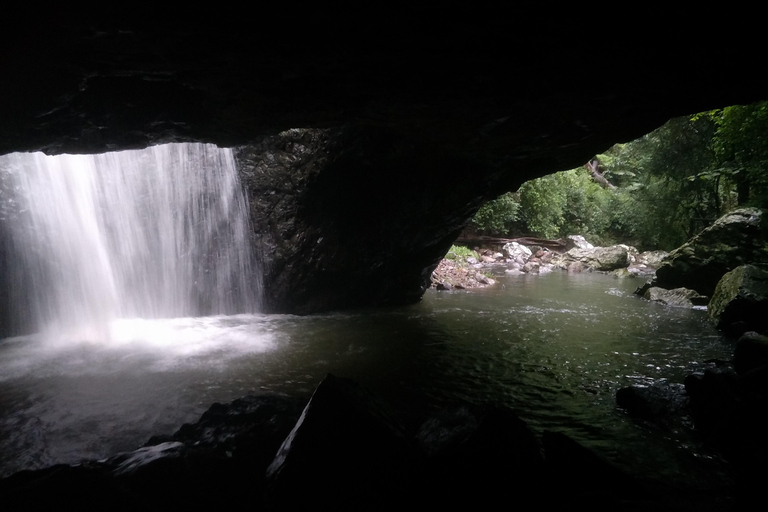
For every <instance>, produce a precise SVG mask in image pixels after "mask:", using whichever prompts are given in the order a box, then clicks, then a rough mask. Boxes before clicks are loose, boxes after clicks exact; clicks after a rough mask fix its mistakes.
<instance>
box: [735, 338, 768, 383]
mask: <svg viewBox="0 0 768 512" xmlns="http://www.w3.org/2000/svg"><path fill="white" fill-rule="evenodd" d="M761 367H768V336H764V335H762V334H758V333H756V332H747V333H744V335H743V336H742V337H741V338H739V341H737V342H736V347H735V348H734V350H733V369H734V370H736V373H738V374H744V373H747V372H750V371H752V370H754V369H756V368H761Z"/></svg>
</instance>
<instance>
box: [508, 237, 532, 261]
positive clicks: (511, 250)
mask: <svg viewBox="0 0 768 512" xmlns="http://www.w3.org/2000/svg"><path fill="white" fill-rule="evenodd" d="M504 252H505V253H506V254H507V255H508V256H509V258H510V259H511V260H513V261H519V260H522V263H525V262H526V261H528V258H530V257H531V255H532V254H533V252H532V251H531V250H530V249H529V248H528V247H526V246H524V245H523V244H520V243H518V242H509V243H507V244H504Z"/></svg>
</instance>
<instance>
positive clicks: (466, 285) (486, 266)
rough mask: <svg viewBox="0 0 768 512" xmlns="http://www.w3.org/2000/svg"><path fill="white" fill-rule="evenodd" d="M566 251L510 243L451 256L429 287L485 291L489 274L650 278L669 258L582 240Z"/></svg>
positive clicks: (570, 243) (491, 281)
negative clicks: (555, 273) (563, 273)
mask: <svg viewBox="0 0 768 512" xmlns="http://www.w3.org/2000/svg"><path fill="white" fill-rule="evenodd" d="M566 241H567V245H566V248H567V250H565V251H563V252H558V251H554V250H551V249H548V248H546V247H541V246H527V245H523V244H520V243H518V242H510V243H507V244H505V245H504V246H503V248H502V249H501V251H499V250H495V249H492V248H487V247H486V248H480V247H476V248H475V249H474V251H473V255H472V256H468V257H463V258H462V257H459V256H457V255H455V254H452V255H451V256H452V257H451V258H444V259H442V260H441V261H440V263H439V264H438V265H437V268H435V270H434V271H433V273H432V284H431V287H432V288H434V289H437V290H454V289H456V290H464V289H472V288H485V287H488V286H493V285H494V284H496V280H494V279H493V278H492V277H491V276H490V274H491V273H492V272H499V271H501V269H503V272H504V273H505V274H508V275H516V274H546V273H549V272H552V271H556V270H563V271H567V272H606V273H607V272H610V273H612V274H614V275H615V276H617V277H650V276H653V274H654V272H655V271H656V269H657V268H658V266H659V265H660V264H661V262H662V261H663V259H664V258H665V257H666V256H667V255H668V254H669V253H667V252H665V251H647V252H639V251H638V250H637V249H636V248H634V247H631V246H628V245H615V246H611V247H595V246H593V245H592V244H590V243H589V242H587V241H586V240H585V239H584V237H583V236H580V235H572V236H569V237H567V238H566Z"/></svg>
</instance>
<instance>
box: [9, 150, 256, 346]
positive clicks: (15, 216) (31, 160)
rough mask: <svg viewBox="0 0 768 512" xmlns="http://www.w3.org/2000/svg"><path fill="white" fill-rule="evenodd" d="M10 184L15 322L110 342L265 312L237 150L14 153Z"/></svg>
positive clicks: (13, 311)
mask: <svg viewBox="0 0 768 512" xmlns="http://www.w3.org/2000/svg"><path fill="white" fill-rule="evenodd" d="M0 178H2V181H0V221H2V222H0V224H2V226H0V227H1V228H2V229H3V231H5V234H4V235H3V238H5V239H6V240H5V245H6V247H5V249H4V250H2V252H3V253H4V256H5V260H6V262H5V265H6V266H7V268H6V277H5V281H7V283H4V286H5V287H6V288H8V290H6V291H5V297H6V299H5V300H6V301H8V302H11V304H10V309H11V310H12V315H10V316H11V319H10V322H11V323H12V324H14V325H16V326H19V325H24V326H25V328H26V329H27V330H29V329H30V327H31V328H32V329H33V330H36V331H55V332H71V331H73V330H74V331H76V332H78V333H80V334H79V335H80V336H89V334H87V333H88V332H90V333H91V334H90V335H94V336H97V337H98V336H102V335H104V333H106V332H107V331H108V329H107V326H108V325H109V324H110V322H112V321H114V320H117V319H125V318H174V317H189V316H204V315H216V314H233V313H244V312H253V311H255V310H256V309H257V307H258V304H257V297H258V293H259V292H258V288H259V287H258V273H257V272H255V269H254V268H253V262H252V257H251V253H250V248H249V246H250V244H249V229H248V220H247V219H248V215H247V211H248V209H247V204H246V201H245V198H244V196H243V193H242V191H241V188H240V184H239V181H238V178H237V173H236V167H235V160H234V157H233V154H232V151H231V150H228V149H220V148H217V147H215V146H212V145H206V144H169V145H163V146H155V147H152V148H148V149H145V150H141V151H122V152H115V153H106V154H100V155H61V156H46V155H44V154H41V153H14V154H11V155H6V156H2V157H0ZM8 297H10V299H8ZM89 330H90V331H89ZM94 330H95V331H94Z"/></svg>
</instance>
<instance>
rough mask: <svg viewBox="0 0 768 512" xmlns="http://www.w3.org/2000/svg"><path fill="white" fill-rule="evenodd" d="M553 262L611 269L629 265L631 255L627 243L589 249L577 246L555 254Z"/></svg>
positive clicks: (568, 265)
mask: <svg viewBox="0 0 768 512" xmlns="http://www.w3.org/2000/svg"><path fill="white" fill-rule="evenodd" d="M552 263H553V264H554V265H556V266H559V267H561V268H566V269H567V268H569V267H570V265H571V264H572V263H580V264H581V265H582V266H583V267H585V268H589V269H591V270H597V271H611V270H615V269H618V268H626V267H627V266H629V263H630V257H629V250H628V247H627V246H625V245H614V246H611V247H593V248H587V249H580V248H578V247H577V248H573V249H570V250H568V251H567V252H565V253H563V254H560V255H557V256H554V257H553V259H552Z"/></svg>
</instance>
